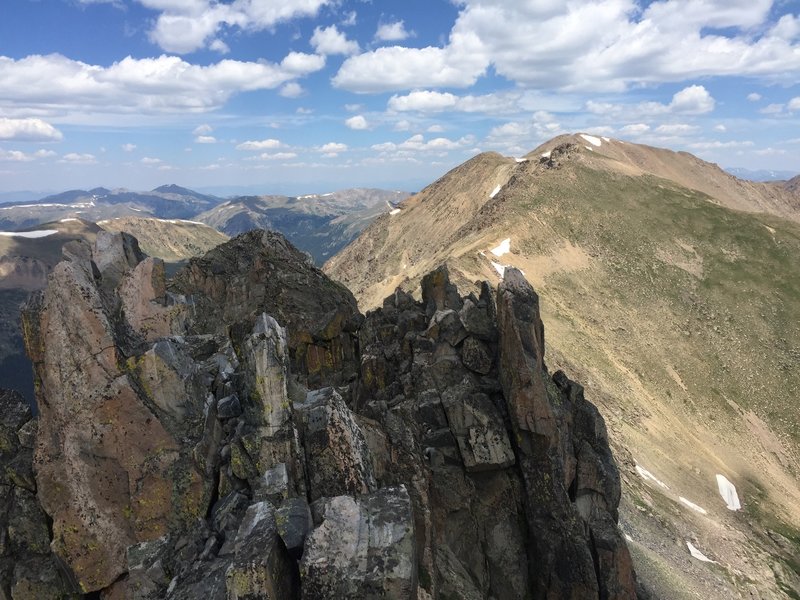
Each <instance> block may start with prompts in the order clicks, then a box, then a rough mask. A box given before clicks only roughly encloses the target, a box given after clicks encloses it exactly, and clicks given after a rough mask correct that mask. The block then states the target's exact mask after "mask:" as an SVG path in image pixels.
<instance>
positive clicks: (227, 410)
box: [217, 394, 242, 419]
mask: <svg viewBox="0 0 800 600" xmlns="http://www.w3.org/2000/svg"><path fill="white" fill-rule="evenodd" d="M241 414H242V405H241V404H240V403H239V396H237V395H236V394H231V395H230V396H225V397H224V398H222V399H221V400H220V401H219V402H217V416H218V417H219V418H220V419H233V418H234V417H238V416H239V415H241Z"/></svg>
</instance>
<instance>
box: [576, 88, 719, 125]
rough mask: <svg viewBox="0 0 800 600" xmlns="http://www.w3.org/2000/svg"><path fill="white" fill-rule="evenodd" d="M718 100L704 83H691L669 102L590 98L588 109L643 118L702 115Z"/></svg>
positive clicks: (615, 115)
mask: <svg viewBox="0 0 800 600" xmlns="http://www.w3.org/2000/svg"><path fill="white" fill-rule="evenodd" d="M715 104H716V102H715V100H714V98H713V97H712V96H711V94H710V93H709V92H708V90H706V88H704V87H703V86H702V85H691V86H689V87H686V88H684V89H682V90H680V91H679V92H676V93H675V95H673V96H672V101H671V102H670V103H669V104H664V103H662V102H639V103H638V104H612V103H608V102H596V101H594V100H589V101H588V102H587V103H586V110H588V111H589V112H590V113H594V114H597V115H604V116H607V117H615V118H626V119H641V118H647V117H657V116H660V115H666V114H684V115H701V114H706V113H709V112H711V111H713V110H714V106H715Z"/></svg>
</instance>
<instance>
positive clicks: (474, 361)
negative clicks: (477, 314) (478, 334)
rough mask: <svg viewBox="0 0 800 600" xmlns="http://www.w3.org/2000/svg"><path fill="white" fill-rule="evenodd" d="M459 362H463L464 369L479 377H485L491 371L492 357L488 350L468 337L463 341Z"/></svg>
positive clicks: (482, 344)
mask: <svg viewBox="0 0 800 600" xmlns="http://www.w3.org/2000/svg"><path fill="white" fill-rule="evenodd" d="M461 360H462V361H463V362H464V366H465V367H467V368H468V369H470V370H471V371H475V372H476V373H480V374H481V375H487V374H488V373H489V371H491V370H492V363H493V357H492V354H491V352H490V351H489V348H488V347H487V346H486V344H484V343H483V342H481V341H480V340H479V339H477V338H474V337H468V338H467V339H466V340H464V348H463V349H462V350H461Z"/></svg>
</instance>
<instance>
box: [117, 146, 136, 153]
mask: <svg viewBox="0 0 800 600" xmlns="http://www.w3.org/2000/svg"><path fill="white" fill-rule="evenodd" d="M120 148H122V149H123V150H124V151H125V152H133V151H134V150H136V144H122V146H120Z"/></svg>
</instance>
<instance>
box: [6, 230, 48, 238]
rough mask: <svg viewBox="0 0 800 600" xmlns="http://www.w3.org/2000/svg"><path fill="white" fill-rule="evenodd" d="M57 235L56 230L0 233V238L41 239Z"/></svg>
mask: <svg viewBox="0 0 800 600" xmlns="http://www.w3.org/2000/svg"><path fill="white" fill-rule="evenodd" d="M54 233H58V230H57V229H38V230H36V231H0V236H3V237H21V238H30V239H35V238H43V237H47V236H48V235H53V234H54Z"/></svg>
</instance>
